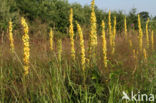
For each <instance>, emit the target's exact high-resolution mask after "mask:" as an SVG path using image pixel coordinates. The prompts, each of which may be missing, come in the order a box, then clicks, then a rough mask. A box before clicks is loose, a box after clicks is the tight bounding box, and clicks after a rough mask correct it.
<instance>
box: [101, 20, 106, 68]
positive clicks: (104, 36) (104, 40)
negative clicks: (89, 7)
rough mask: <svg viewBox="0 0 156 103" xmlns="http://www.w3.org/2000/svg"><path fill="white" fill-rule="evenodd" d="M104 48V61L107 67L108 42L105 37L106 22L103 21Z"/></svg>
mask: <svg viewBox="0 0 156 103" xmlns="http://www.w3.org/2000/svg"><path fill="white" fill-rule="evenodd" d="M102 50H103V57H104V58H103V61H104V66H105V67H106V68H107V42H106V37H105V23H104V21H102Z"/></svg>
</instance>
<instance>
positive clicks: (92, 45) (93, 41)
mask: <svg viewBox="0 0 156 103" xmlns="http://www.w3.org/2000/svg"><path fill="white" fill-rule="evenodd" d="M94 6H95V0H92V3H91V18H90V22H91V24H90V25H91V27H90V29H91V30H90V35H89V58H90V59H91V58H92V57H94V56H95V51H96V47H97V31H96V15H95V8H94Z"/></svg>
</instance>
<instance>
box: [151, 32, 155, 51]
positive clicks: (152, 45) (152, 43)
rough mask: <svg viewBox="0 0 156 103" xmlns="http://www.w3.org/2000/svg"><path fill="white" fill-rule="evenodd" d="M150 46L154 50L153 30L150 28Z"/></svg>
mask: <svg viewBox="0 0 156 103" xmlns="http://www.w3.org/2000/svg"><path fill="white" fill-rule="evenodd" d="M151 47H152V51H153V50H154V32H153V30H152V34H151Z"/></svg>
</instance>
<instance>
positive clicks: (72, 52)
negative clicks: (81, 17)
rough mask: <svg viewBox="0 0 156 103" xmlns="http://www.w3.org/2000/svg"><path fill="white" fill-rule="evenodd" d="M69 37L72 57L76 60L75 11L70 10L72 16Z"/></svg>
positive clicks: (70, 17)
mask: <svg viewBox="0 0 156 103" xmlns="http://www.w3.org/2000/svg"><path fill="white" fill-rule="evenodd" d="M69 22H70V26H69V36H70V44H71V57H72V59H73V60H75V48H74V30H73V9H72V8H71V9H70V16H69Z"/></svg>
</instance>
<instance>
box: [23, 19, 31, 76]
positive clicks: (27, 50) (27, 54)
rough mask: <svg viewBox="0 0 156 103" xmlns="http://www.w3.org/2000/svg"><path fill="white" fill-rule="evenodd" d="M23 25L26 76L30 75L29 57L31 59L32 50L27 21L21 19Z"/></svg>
mask: <svg viewBox="0 0 156 103" xmlns="http://www.w3.org/2000/svg"><path fill="white" fill-rule="evenodd" d="M21 24H22V26H23V30H24V35H23V37H22V40H23V44H24V58H23V61H24V74H25V75H27V74H28V73H29V57H30V48H29V35H28V32H29V28H28V25H27V23H26V21H25V19H24V18H23V17H22V18H21Z"/></svg>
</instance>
